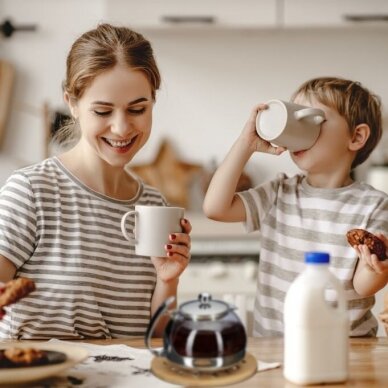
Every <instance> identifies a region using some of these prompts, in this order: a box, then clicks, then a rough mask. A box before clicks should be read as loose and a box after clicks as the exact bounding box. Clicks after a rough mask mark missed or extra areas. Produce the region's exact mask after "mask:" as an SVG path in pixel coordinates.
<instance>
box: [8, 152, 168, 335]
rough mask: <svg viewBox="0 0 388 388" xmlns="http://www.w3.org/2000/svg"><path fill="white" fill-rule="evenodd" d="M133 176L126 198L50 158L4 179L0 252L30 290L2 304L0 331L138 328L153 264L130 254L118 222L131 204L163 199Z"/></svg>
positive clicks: (142, 326) (136, 331)
mask: <svg viewBox="0 0 388 388" xmlns="http://www.w3.org/2000/svg"><path fill="white" fill-rule="evenodd" d="M139 183H140V184H139V190H138V192H137V194H136V196H135V197H134V198H133V199H131V200H128V201H120V200H115V199H112V198H109V197H106V196H104V195H101V194H99V193H96V192H94V191H93V190H91V189H89V188H88V187H86V186H85V185H84V184H83V183H82V182H80V181H79V180H78V179H77V178H76V177H74V176H73V175H72V174H71V173H70V172H69V171H67V170H66V168H65V167H64V166H63V165H62V164H61V163H60V161H59V160H58V159H57V158H49V159H46V160H45V161H43V162H41V163H39V164H36V165H34V166H30V167H27V168H24V169H21V170H19V171H17V172H15V173H14V174H13V175H12V176H11V177H10V178H9V179H8V181H7V183H6V184H5V186H4V187H3V188H2V189H1V191H0V254H1V255H3V256H5V257H6V258H8V259H9V260H10V261H12V263H14V264H15V266H16V267H17V274H16V276H18V277H19V276H25V277H28V278H31V279H33V280H34V281H35V282H36V286H37V290H36V291H35V292H34V293H32V294H31V295H30V296H29V297H27V298H25V299H23V300H22V301H20V302H19V303H17V304H15V305H14V306H13V307H12V308H9V309H8V310H7V315H6V316H5V317H4V319H3V321H2V322H1V323H0V337H8V338H9V337H11V338H51V337H60V338H86V337H100V338H101V337H102V338H114V337H124V336H131V335H143V334H144V332H145V330H146V327H147V324H148V321H149V318H150V307H151V297H152V293H153V290H154V287H155V282H156V274H155V269H154V267H153V265H152V263H151V261H150V258H149V257H142V256H136V255H135V251H134V246H133V245H131V243H130V242H128V241H127V240H126V239H125V238H124V237H123V236H122V234H121V229H120V222H121V217H122V215H123V214H124V213H125V212H127V211H129V210H133V209H134V206H135V205H137V204H139V205H160V206H165V205H166V201H165V199H164V198H163V197H162V196H161V194H160V193H159V192H158V191H157V190H155V189H153V188H151V187H150V186H147V185H144V184H143V183H142V182H140V181H139ZM133 221H134V220H133V219H129V221H128V223H127V226H128V228H130V227H131V225H132V226H133Z"/></svg>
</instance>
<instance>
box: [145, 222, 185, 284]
mask: <svg viewBox="0 0 388 388" xmlns="http://www.w3.org/2000/svg"><path fill="white" fill-rule="evenodd" d="M181 226H182V233H172V234H170V236H169V238H170V243H169V244H167V245H166V246H165V248H166V253H167V257H151V260H152V263H153V265H154V267H155V269H156V274H157V277H158V279H159V280H161V281H163V282H170V281H172V280H175V279H177V278H178V277H179V276H180V274H181V273H182V272H183V271H184V270H185V268H186V267H187V265H188V263H189V261H190V249H191V239H190V235H189V234H190V232H191V224H190V222H189V221H188V220H186V219H184V218H183V219H181Z"/></svg>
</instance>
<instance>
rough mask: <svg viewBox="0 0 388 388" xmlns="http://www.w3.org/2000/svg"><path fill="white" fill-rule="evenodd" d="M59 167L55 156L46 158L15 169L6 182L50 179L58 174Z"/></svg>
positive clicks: (31, 181)
mask: <svg viewBox="0 0 388 388" xmlns="http://www.w3.org/2000/svg"><path fill="white" fill-rule="evenodd" d="M58 173H59V168H58V166H57V165H56V163H55V160H54V159H53V158H48V159H45V160H43V161H41V162H38V163H34V164H30V165H27V166H24V167H21V168H19V169H17V170H15V171H14V172H13V173H12V174H11V175H10V176H9V177H8V179H7V181H6V184H9V183H10V182H15V181H26V182H30V183H33V182H34V181H42V180H44V179H45V177H46V178H48V179H50V178H51V177H52V176H53V174H58Z"/></svg>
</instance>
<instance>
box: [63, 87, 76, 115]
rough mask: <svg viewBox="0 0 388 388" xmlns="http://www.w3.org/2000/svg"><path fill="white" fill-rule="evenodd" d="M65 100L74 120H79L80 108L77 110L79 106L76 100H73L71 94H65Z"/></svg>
mask: <svg viewBox="0 0 388 388" xmlns="http://www.w3.org/2000/svg"><path fill="white" fill-rule="evenodd" d="M63 100H64V101H65V102H66V104H67V106H68V107H69V109H70V113H71V115H72V116H73V118H74V119H77V118H78V108H77V104H76V102H75V100H74V98H71V97H70V95H69V93H67V92H64V93H63Z"/></svg>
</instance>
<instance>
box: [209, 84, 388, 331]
mask: <svg viewBox="0 0 388 388" xmlns="http://www.w3.org/2000/svg"><path fill="white" fill-rule="evenodd" d="M292 101H293V102H294V103H296V104H300V105H304V106H310V107H312V108H317V109H321V110H322V111H323V112H324V115H325V120H324V121H323V122H322V124H321V130H320V133H319V136H318V139H317V140H316V142H315V143H314V144H313V145H312V146H311V147H310V148H308V149H302V150H297V151H292V152H291V151H290V156H291V159H292V160H293V162H294V163H295V164H296V165H297V166H298V167H299V168H300V169H301V170H302V171H303V173H300V174H297V175H295V176H293V177H288V176H286V175H285V174H280V175H279V176H278V177H277V178H276V179H274V180H272V181H270V182H266V183H263V184H261V185H259V186H257V187H255V188H253V189H250V190H247V191H244V192H240V193H236V190H235V188H236V184H237V181H238V179H239V177H240V175H241V172H242V171H243V168H244V166H245V164H246V163H247V161H248V160H249V158H250V157H251V156H252V154H253V153H254V152H265V153H269V154H273V155H280V154H281V153H283V152H284V151H286V148H285V147H283V146H275V145H273V144H271V143H269V142H268V141H266V140H264V139H262V138H261V137H259V135H258V134H257V132H256V128H255V121H256V117H257V115H258V113H259V112H261V111H264V110H265V109H266V108H267V106H266V105H265V104H259V105H257V106H255V107H254V109H253V110H252V112H251V115H250V117H249V119H248V121H247V123H246V125H245V127H244V129H243V131H242V133H241V134H240V136H239V137H238V138H237V140H236V142H235V143H234V145H233V146H232V148H231V150H230V151H229V153H228V155H227V156H226V158H225V160H224V161H223V162H222V164H221V165H220V167H219V168H218V170H217V171H216V173H215V174H214V176H213V179H212V181H211V183H210V185H209V188H208V190H207V194H206V197H205V201H204V204H203V210H204V212H205V214H206V215H207V216H208V217H209V218H212V219H214V220H218V221H226V222H238V221H244V222H245V223H246V227H247V230H248V231H253V230H260V232H261V251H260V263H259V271H258V289H257V295H256V300H255V307H254V335H256V336H276V335H282V334H283V302H284V297H285V294H286V292H287V290H288V287H289V286H290V284H291V283H292V282H293V280H294V279H295V278H296V276H297V275H298V274H299V273H300V272H301V271H302V269H303V268H304V264H303V254H304V252H306V251H327V252H329V253H330V255H331V258H332V260H331V269H332V271H333V272H334V273H335V274H336V276H337V277H338V278H339V279H340V280H341V282H342V283H343V285H344V287H345V290H346V295H347V298H348V305H349V318H350V322H351V328H350V335H352V336H373V335H375V334H376V331H377V320H376V318H375V317H374V316H373V314H372V313H371V308H372V307H373V304H374V296H373V295H374V294H375V293H376V292H377V291H378V290H379V289H381V288H382V287H384V285H385V284H386V282H387V278H388V261H385V262H381V268H382V271H379V272H377V271H376V270H375V269H374V268H372V267H370V266H369V265H367V261H366V260H365V256H368V255H369V256H370V253H368V252H363V254H359V253H358V252H356V251H355V250H354V249H352V247H350V246H349V245H348V244H347V241H346V233H347V231H348V230H349V229H352V228H354V227H360V228H364V229H367V230H370V231H371V232H382V233H387V230H388V224H387V219H388V196H387V195H386V194H385V193H382V192H380V191H377V190H375V189H374V188H373V187H371V186H369V185H367V184H365V183H360V182H355V181H353V179H352V177H351V171H352V169H354V168H355V167H356V166H358V165H360V164H361V163H363V162H364V161H365V160H366V159H367V158H368V156H369V155H370V153H371V152H372V151H373V149H374V148H375V147H376V145H377V143H378V142H379V140H380V138H381V134H382V127H381V108H380V101H379V98H378V97H377V96H375V95H373V94H372V93H370V92H369V91H368V90H367V89H366V88H364V87H362V86H361V85H360V83H358V82H353V81H350V80H346V79H341V78H330V77H326V78H316V79H312V80H309V81H307V82H305V83H304V84H302V85H301V86H300V87H299V88H298V90H297V91H296V92H295V93H294V95H293V97H292ZM369 256H368V259H369Z"/></svg>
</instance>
